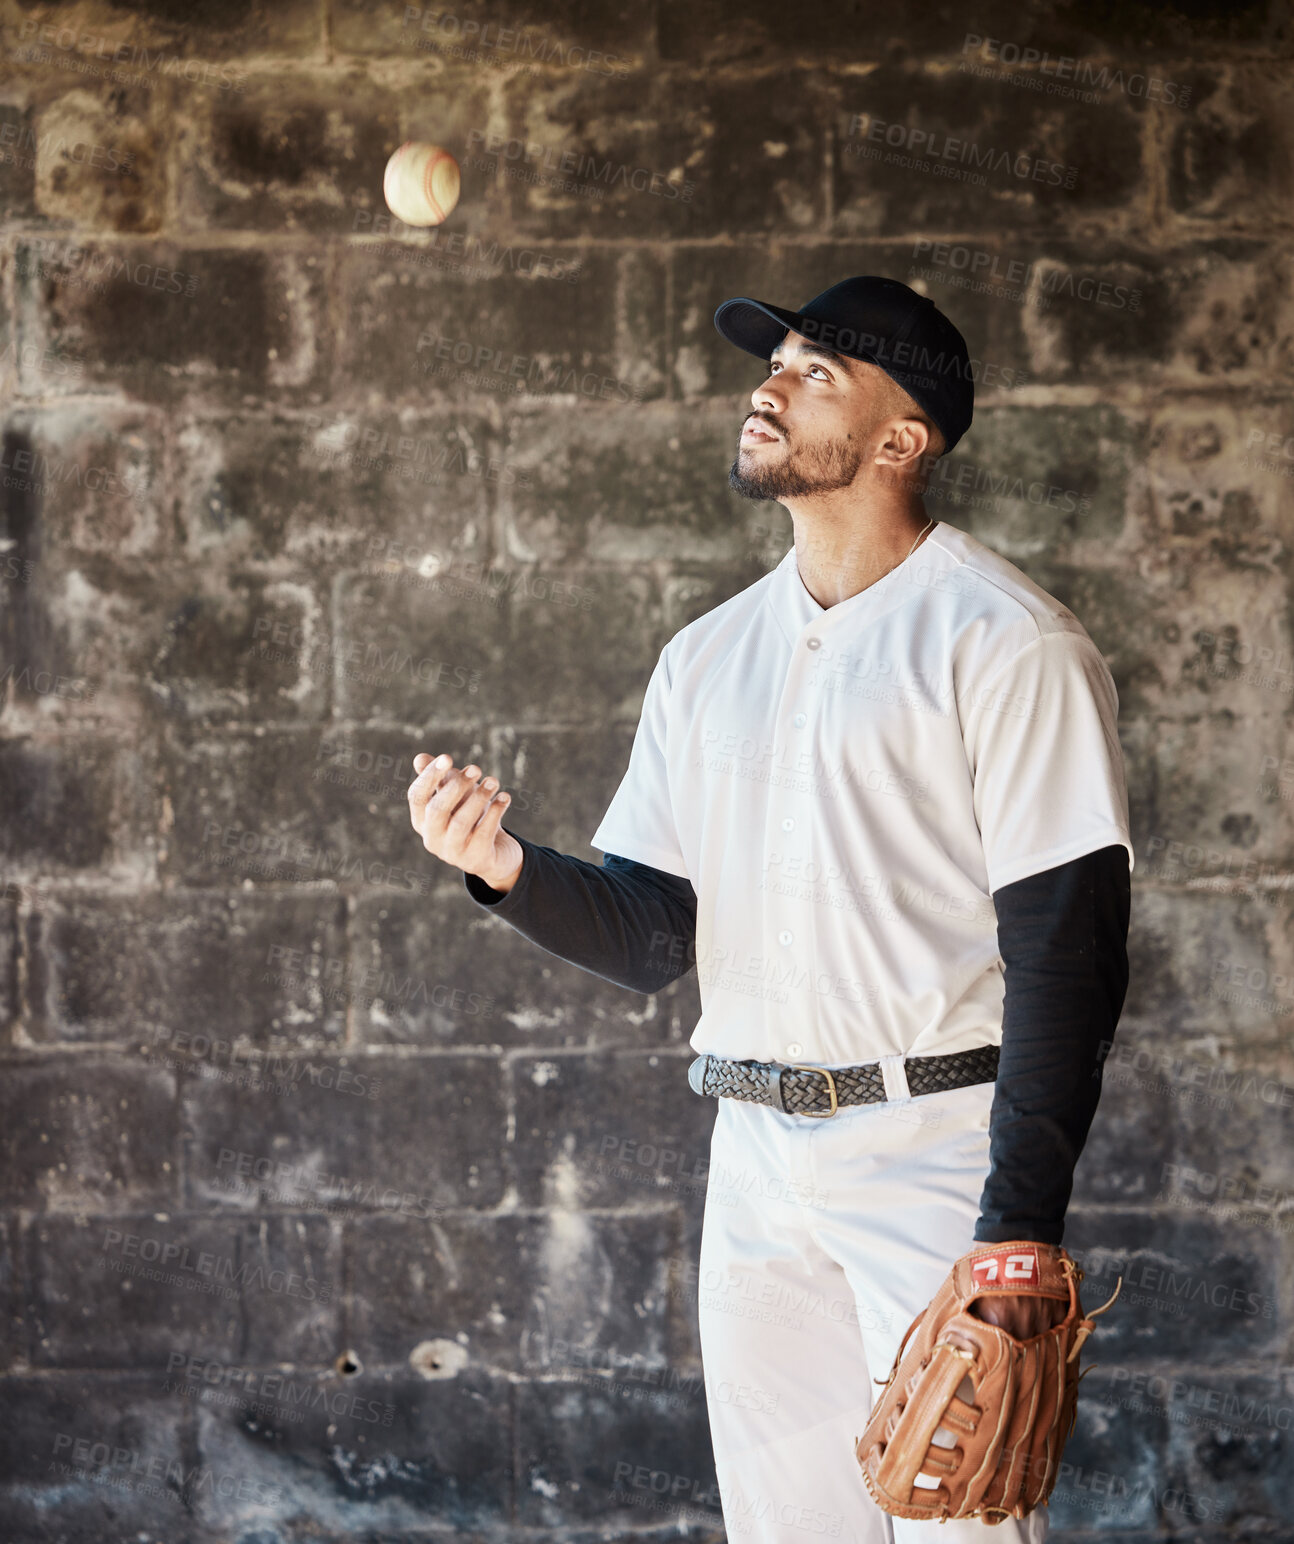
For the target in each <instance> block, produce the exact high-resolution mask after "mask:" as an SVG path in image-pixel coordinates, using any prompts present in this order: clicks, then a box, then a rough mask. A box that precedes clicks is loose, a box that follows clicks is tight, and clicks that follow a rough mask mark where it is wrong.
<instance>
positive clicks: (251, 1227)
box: [31, 1213, 343, 1369]
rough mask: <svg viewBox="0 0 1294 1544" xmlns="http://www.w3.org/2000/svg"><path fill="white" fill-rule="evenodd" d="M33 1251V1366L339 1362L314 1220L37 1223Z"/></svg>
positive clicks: (331, 1292) (326, 1266) (331, 1288)
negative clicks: (184, 1358)
mask: <svg viewBox="0 0 1294 1544" xmlns="http://www.w3.org/2000/svg"><path fill="white" fill-rule="evenodd" d="M32 1245H33V1248H32V1266H31V1270H32V1291H33V1293H34V1295H35V1301H36V1304H37V1307H36V1310H35V1314H34V1323H35V1325H36V1331H37V1348H36V1358H37V1361H38V1363H39V1364H40V1365H43V1366H53V1367H57V1366H73V1367H121V1366H134V1367H149V1368H154V1369H170V1368H172V1367H174V1366H175V1364H174V1363H173V1362H172V1356H173V1354H175V1353H178V1352H184V1353H185V1355H195V1356H204V1357H214V1358H216V1359H217V1360H220V1361H224V1362H240V1361H243V1360H246V1361H247V1362H251V1363H267V1364H272V1363H274V1362H277V1361H286V1362H302V1363H305V1364H319V1363H326V1362H328V1361H331V1359H332V1358H333V1357H334V1356H335V1355H336V1354H337V1349H336V1348H337V1343H338V1335H339V1333H340V1325H341V1318H340V1315H341V1298H342V1293H343V1284H342V1277H341V1268H340V1267H341V1248H340V1242H339V1239H338V1235H337V1231H336V1229H334V1228H332V1227H330V1225H329V1223H328V1222H327V1220H326V1219H324V1218H322V1217H264V1218H236V1217H229V1216H223V1217H193V1216H185V1215H180V1216H170V1215H165V1216H164V1217H163V1220H161V1221H159V1220H158V1218H157V1216H155V1215H152V1214H138V1213H136V1214H133V1215H119V1216H111V1217H75V1218H69V1217H46V1218H42V1219H40V1220H39V1221H38V1222H37V1223H36V1224H34V1231H33V1235H32ZM87 1287H88V1288H90V1289H91V1290H90V1291H89V1292H87ZM91 1305H92V1306H91Z"/></svg>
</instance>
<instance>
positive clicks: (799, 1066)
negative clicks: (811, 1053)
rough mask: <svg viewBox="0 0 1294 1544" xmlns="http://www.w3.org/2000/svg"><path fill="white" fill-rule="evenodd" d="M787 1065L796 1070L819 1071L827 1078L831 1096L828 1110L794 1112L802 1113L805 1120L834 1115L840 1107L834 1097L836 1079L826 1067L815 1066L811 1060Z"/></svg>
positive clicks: (821, 1118)
mask: <svg viewBox="0 0 1294 1544" xmlns="http://www.w3.org/2000/svg"><path fill="white" fill-rule="evenodd" d="M786 1065H787V1066H788V1067H794V1068H795V1069H796V1071H797V1072H820V1073H821V1074H822V1075H823V1077H824V1078H826V1080H827V1092H828V1094H830V1096H831V1108H830V1109H829V1110H796V1111H794V1114H796V1115H803V1116H804V1117H805V1118H806V1119H807V1120H826V1119H827V1117H828V1116H829V1115H834V1114H835V1113H836V1111H837V1110H838V1109H839V1108H840V1106H839V1103H838V1101H837V1099H836V1080H835V1078H833V1077H832V1075H831V1071H830V1069H829V1068H827V1067H815V1066H814V1065H813V1063H812V1062H787V1063H786Z"/></svg>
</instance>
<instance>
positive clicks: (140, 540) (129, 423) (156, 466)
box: [0, 342, 167, 582]
mask: <svg viewBox="0 0 1294 1544" xmlns="http://www.w3.org/2000/svg"><path fill="white" fill-rule="evenodd" d="M5 362H6V363H7V364H8V365H9V366H10V367H11V369H12V371H13V372H14V381H15V387H16V390H17V391H18V392H19V393H20V394H21V395H23V396H29V397H34V396H40V397H49V396H54V395H56V394H61V393H70V392H75V391H77V390H79V388H80V383H81V382H82V380H83V379H84V375H85V363H84V360H83V359H82V358H81V357H80V356H79V355H77V354H75V352H72V353H70V354H68V355H66V356H64V355H60V354H59V353H58V352H57V351H56V350H54V349H48V350H46V351H45V352H41V351H40V350H38V349H37V347H36V346H35V345H34V344H29V343H26V342H23V343H20V344H15V345H12V347H11V352H10V353H9V354H8V355H7V356H6V361H5ZM164 456H165V425H164V420H163V418H162V416H161V415H160V414H158V413H155V412H150V411H147V410H145V409H141V408H137V407H133V406H130V407H122V406H120V405H119V404H116V403H111V402H96V403H93V404H88V403H86V402H84V401H79V402H76V403H71V402H59V403H54V404H51V405H50V406H48V407H45V408H43V409H41V408H37V407H35V406H27V407H23V408H20V409H16V410H15V411H14V412H13V413H12V414H11V415H10V417H9V419H8V423H7V427H6V432H5V436H4V442H3V449H0V471H3V472H4V473H5V474H6V475H7V476H8V477H9V478H10V479H11V482H10V484H9V485H8V486H7V487H6V490H5V492H6V499H5V503H6V504H7V505H8V507H9V520H8V522H7V523H8V524H9V525H10V526H11V528H13V527H14V526H15V525H17V526H18V528H17V529H13V531H12V534H13V536H14V538H15V540H20V541H21V545H22V550H21V551H17V550H15V552H14V556H15V558H18V559H26V560H27V561H28V562H30V563H31V564H32V572H31V573H30V574H29V576H28V577H29V578H31V579H37V578H39V577H40V576H41V575H42V574H45V573H48V572H50V571H54V572H57V573H59V575H60V577H64V576H65V573H66V569H67V568H68V567H70V566H71V564H70V563H69V561H68V559H69V558H70V557H71V555H72V554H76V555H77V556H78V557H81V558H84V557H85V556H87V555H89V554H105V555H111V556H114V557H119V558H124V559H130V558H133V557H145V556H155V555H157V554H159V553H160V552H161V551H163V550H165V547H166V545H167V540H166V538H167V530H166V522H165V520H164V517H163V513H162V509H163V504H164V501H165V497H166V490H165V488H164V483H163V460H164ZM19 493H21V496H22V499H23V507H30V508H31V509H32V510H33V511H38V512H39V517H38V520H37V521H36V522H34V523H33V525H31V526H25V525H24V524H20V523H19V522H18V521H16V520H15V516H16V515H17V514H18V512H19V506H18V505H17V503H16V499H17V496H18V494H19ZM9 577H10V578H12V579H18V578H19V577H20V576H19V575H18V574H16V573H15V574H12V575H10V576H9ZM23 582H26V581H23ZM64 582H66V580H65V578H64Z"/></svg>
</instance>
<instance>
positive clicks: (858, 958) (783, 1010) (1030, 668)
mask: <svg viewBox="0 0 1294 1544" xmlns="http://www.w3.org/2000/svg"><path fill="white" fill-rule="evenodd" d="M1117 714H1118V699H1117V695H1116V692H1115V687H1114V682H1113V680H1112V679H1111V676H1110V672H1109V669H1108V668H1107V666H1106V664H1105V661H1104V660H1103V659H1102V658H1101V655H1100V652H1099V651H1098V649H1097V648H1096V645H1095V644H1094V643H1093V642H1092V639H1091V638H1090V637H1089V636H1088V634H1087V632H1086V631H1085V629H1084V628H1083V627H1082V625H1081V624H1080V622H1079V621H1078V619H1077V618H1076V617H1075V616H1074V615H1073V613H1072V612H1070V611H1068V610H1067V609H1066V608H1065V607H1064V606H1062V605H1061V604H1060V602H1059V601H1057V600H1056V599H1055V598H1054V597H1053V596H1051V595H1048V594H1047V593H1046V591H1044V590H1043V589H1041V588H1040V587H1039V586H1038V585H1037V584H1035V583H1034V582H1033V581H1032V580H1031V579H1030V578H1029V577H1028V576H1027V575H1026V574H1024V573H1022V572H1021V570H1019V569H1018V568H1016V567H1015V566H1014V565H1013V564H1012V563H1009V562H1008V561H1007V560H1006V559H1005V558H1003V557H1001V556H999V555H998V554H997V553H995V552H993V551H992V550H991V549H990V548H988V547H986V546H985V545H984V544H983V543H982V542H980V541H978V540H977V539H976V538H975V537H973V536H971V535H969V534H968V533H967V532H965V531H961V530H958V529H956V528H955V527H952V526H948V525H945V524H942V523H940V524H938V525H936V526H935V527H934V529H933V530H932V531H931V532H930V534H929V536H928V537H927V538H926V539H925V541H924V542H922V543H921V545H920V546H919V547H918V548H917V549H916V551H915V552H913V553H912V554H911V555H910V556H909V557H907V558H906V559H905V560H904V561H903V562H902V563H900V564H899V565H898V567H896V568H894V569H892V570H891V571H890V572H889V573H888V574H886V575H885V576H884V577H882V578H881V579H880V580H878V581H877V582H876V583H875V584H872V585H871V586H869V587H868V588H867V589H865V590H863V591H861V592H860V593H859V594H857V595H853V596H851V597H850V598H849V599H848V600H845V601H842V602H841V603H840V604H838V605H835V606H831V607H828V608H823V607H822V606H820V605H819V604H818V602H817V601H816V600H815V599H814V598H813V596H812V595H810V594H809V592H808V590H807V589H806V588H805V587H804V583H803V581H802V580H801V578H800V572H799V568H798V566H797V563H796V554H795V548H794V547H792V548H791V549H790V551H789V552H787V554H786V556H785V557H784V558H783V559H782V561H781V563H780V564H779V565H778V567H777V568H775V569H774V570H772V572H770V573H768V574H766V575H764V576H763V577H762V578H761V579H759V580H757V581H756V582H755V583H754V584H752V585H750V586H749V587H748V588H747V589H745V590H743V591H741V592H740V593H739V594H737V595H734V596H732V597H731V599H729V600H727V601H724V602H723V603H722V604H721V605H719V606H716V607H715V608H714V610H712V611H710V612H708V613H707V614H706V615H705V616H702V617H698V618H697V620H696V621H694V622H691V623H689V624H688V625H687V626H686V627H684V628H682V629H681V630H680V631H679V632H678V633H676V634H675V635H674V637H673V638H671V640H670V641H669V643H667V644H666V645H665V647H664V649H663V650H662V651H661V654H660V657H659V658H658V660H657V662H656V666H655V669H654V670H653V672H652V675H651V678H650V680H649V682H648V685H647V690H646V695H645V698H644V702H643V709H642V717H641V720H640V722H639V725H638V729H637V733H636V735H635V738H634V743H633V750H632V753H631V756H630V761H629V766H628V769H627V770H626V772H625V775H624V778H623V779H622V781H621V783H620V786H619V788H618V789H617V791H616V794H615V797H614V798H613V799H612V801H611V804H610V806H609V807H608V809H607V812H606V814H605V816H604V817H603V819H602V822H601V824H600V825H599V826H598V828H597V830H596V831H595V832H594V834H593V838H592V842H593V845H594V846H595V847H597V848H599V849H600V850H601V851H603V852H611V853H618V854H620V855H622V856H623V857H627V858H633V859H636V860H637V861H639V862H641V863H648V864H651V865H653V866H654V867H656V868H661V869H665V870H667V871H668V872H670V873H672V874H677V875H680V876H683V877H686V878H687V879H689V880H690V881H691V882H692V885H693V888H694V889H695V890H696V893H697V925H696V944H695V949H696V964H697V974H698V979H699V983H700V989H701V1005H702V1014H701V1018H700V1021H699V1022H698V1023H697V1025H696V1028H695V1030H694V1031H693V1034H692V1036H691V1044H692V1046H693V1048H694V1049H695V1050H696V1051H697V1052H698V1053H700V1052H706V1051H708V1052H712V1053H714V1054H716V1055H719V1056H731V1057H738V1058H746V1057H751V1058H755V1059H757V1060H761V1061H798V1062H810V1063H817V1064H821V1065H825V1066H844V1065H848V1064H850V1063H854V1062H865V1061H874V1060H876V1059H877V1058H878V1057H880V1056H888V1055H910V1056H928V1055H941V1054H945V1053H947V1052H951V1051H959V1050H964V1049H967V1048H969V1047H972V1046H977V1045H984V1044H987V1043H995V1044H996V1043H1000V1041H1001V1038H1002V1008H1003V1001H1004V974H1003V966H1002V961H1001V957H1000V956H999V954H998V948H997V918H996V913H995V910H994V907H993V902H992V898H991V897H992V892H993V891H994V890H997V889H998V888H1000V887H1001V886H1003V885H1008V884H1010V883H1012V881H1014V880H1017V879H1023V878H1025V877H1026V876H1027V875H1030V874H1035V873H1038V872H1039V871H1040V870H1042V869H1047V868H1052V867H1054V866H1055V865H1057V864H1060V863H1065V862H1067V861H1069V860H1070V859H1072V858H1077V857H1081V856H1082V855H1083V854H1084V853H1087V852H1091V851H1094V850H1095V849H1097V848H1100V847H1105V846H1109V845H1112V844H1116V843H1121V844H1122V845H1123V846H1124V847H1126V848H1127V851H1128V862H1129V865H1130V866H1131V865H1132V864H1133V863H1134V861H1135V859H1134V854H1133V850H1132V841H1131V838H1130V835H1129V822H1128V798H1127V788H1126V783H1125V777H1124V768H1123V757H1122V753H1121V751H1120V748H1119V741H1118V736H1117V732H1116V719H1117Z"/></svg>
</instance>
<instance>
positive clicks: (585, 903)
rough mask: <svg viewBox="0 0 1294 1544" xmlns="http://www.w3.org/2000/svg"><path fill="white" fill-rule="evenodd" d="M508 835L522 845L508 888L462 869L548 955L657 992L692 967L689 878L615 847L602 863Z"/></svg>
mask: <svg viewBox="0 0 1294 1544" xmlns="http://www.w3.org/2000/svg"><path fill="white" fill-rule="evenodd" d="M504 829H506V827H505V828H504ZM508 834H509V835H510V836H512V837H513V839H514V840H515V841H517V842H519V843H520V844H521V849H522V860H521V868H520V871H519V872H518V873H517V875H516V878H515V881H514V882H513V884H512V885H511V888H510V889H508V890H507V891H506V892H501V891H499V890H496V889H495V888H494V887H493V886H492V885H490V884H489V883H488V882H487V881H486V880H484V879H482V878H481V877H480V876H479V875H476V874H464V875H463V882H464V886H465V888H466V890H467V893H468V894H469V895H470V896H471V897H472V899H473V900H474V901H475V902H476V903H477V904H478V905H479V906H480V907H481V908H482V910H488V911H492V912H493V913H494V914H495V915H496V916H498V917H501V918H502V919H503V920H504V921H505V922H507V923H508V924H509V925H510V926H511V927H514V928H515V929H516V930H517V932H518V933H520V934H521V935H522V936H523V937H525V938H528V939H529V940H530V941H531V943H534V944H538V945H539V947H540V948H541V949H545V950H547V951H548V953H549V954H555V955H557V957H558V958H559V959H563V960H566V961H568V962H569V963H570V964H572V965H577V966H579V968H580V969H581V970H587V971H589V972H590V973H591V974H593V975H595V976H601V977H602V978H603V979H604V980H606V981H613V982H615V984H616V985H617V986H624V987H628V988H630V989H631V990H632V991H635V992H658V991H660V989H661V988H662V987H663V986H667V985H668V984H669V983H670V982H671V981H674V980H676V979H677V978H678V977H679V976H681V975H683V974H685V973H686V972H687V971H689V970H691V969H692V967H693V965H694V964H695V963H696V958H695V941H696V893H695V891H694V890H693V889H692V886H691V884H690V883H689V882H688V881H687V880H686V879H682V878H680V877H679V876H678V875H676V874H667V873H666V872H665V871H664V870H662V869H656V868H652V867H651V866H650V865H648V864H645V863H635V862H634V861H633V860H631V859H629V858H622V857H618V856H617V855H615V854H613V853H608V854H606V856H605V858H604V860H603V863H602V865H601V866H599V865H598V864H596V863H588V862H586V861H585V860H584V859H583V858H576V857H574V856H573V855H572V854H570V853H562V852H557V851H556V850H555V849H553V848H551V847H541V846H540V845H539V844H538V843H536V842H530V841H527V840H526V839H525V838H524V837H519V836H517V835H516V833H515V832H509V833H508Z"/></svg>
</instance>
